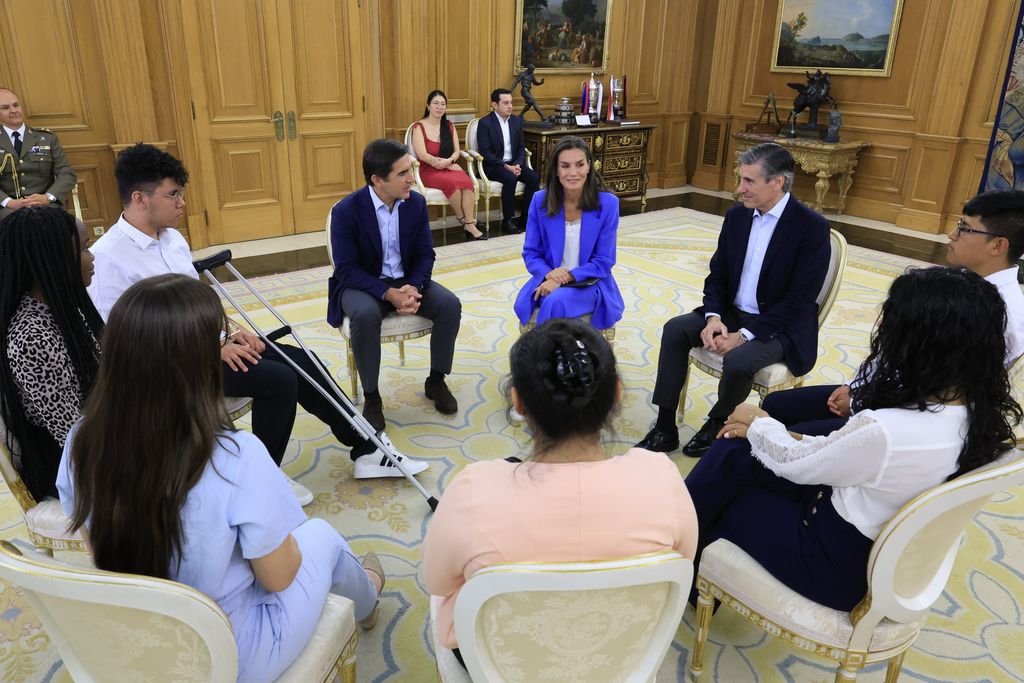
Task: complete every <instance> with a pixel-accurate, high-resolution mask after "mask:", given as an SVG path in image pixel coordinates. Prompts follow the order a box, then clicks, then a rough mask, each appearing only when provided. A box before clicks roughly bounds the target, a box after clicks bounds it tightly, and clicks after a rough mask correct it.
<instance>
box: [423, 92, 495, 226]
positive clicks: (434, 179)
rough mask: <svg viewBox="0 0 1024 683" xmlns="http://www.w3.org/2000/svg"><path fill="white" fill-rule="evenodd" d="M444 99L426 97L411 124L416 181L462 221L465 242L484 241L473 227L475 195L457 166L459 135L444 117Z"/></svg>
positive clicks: (441, 96)
mask: <svg viewBox="0 0 1024 683" xmlns="http://www.w3.org/2000/svg"><path fill="white" fill-rule="evenodd" d="M447 109H448V98H447V97H445V94H444V93H443V92H442V91H440V90H434V91H432V92H431V93H430V95H428V96H427V106H426V108H425V109H424V110H423V118H422V119H420V120H419V121H417V122H416V123H414V124H413V125H412V147H413V150H415V152H416V158H417V159H419V161H420V163H421V166H420V178H422V179H423V184H424V185H426V186H427V187H433V188H435V189H438V190H441V191H442V192H444V196H445V197H447V198H448V203H449V204H451V206H452V211H454V212H455V217H456V218H458V219H459V221H461V222H462V229H463V230H465V231H466V239H475V240H485V239H487V237H486V236H485V235H484V234H483V233H482V232H480V230H479V229H478V228H477V227H476V193H475V192H474V191H473V180H472V179H471V178H470V177H469V175H467V174H466V172H465V171H463V170H462V168H461V167H460V166H459V164H458V159H459V136H458V135H456V134H455V126H453V125H452V124H451V123H450V122H449V121H448V117H447V116H446V115H445V111H446V110H447Z"/></svg>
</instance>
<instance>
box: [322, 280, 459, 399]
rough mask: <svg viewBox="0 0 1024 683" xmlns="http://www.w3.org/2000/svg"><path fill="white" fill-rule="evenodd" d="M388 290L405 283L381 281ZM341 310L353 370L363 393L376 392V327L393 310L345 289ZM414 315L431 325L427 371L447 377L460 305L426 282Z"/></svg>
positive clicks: (432, 284) (377, 328)
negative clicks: (346, 324) (345, 320)
mask: <svg viewBox="0 0 1024 683" xmlns="http://www.w3.org/2000/svg"><path fill="white" fill-rule="evenodd" d="M382 279H383V280H384V282H386V283H388V285H389V286H391V287H396V288H397V287H401V286H402V285H404V284H406V282H405V280H389V279H387V278H382ZM341 308H342V310H343V311H344V313H345V317H347V318H348V319H349V328H350V330H351V332H352V340H351V343H352V353H353V354H354V355H355V357H356V369H358V370H359V379H360V381H361V382H362V383H363V391H364V392H366V393H373V392H374V391H377V378H378V376H379V375H380V324H381V321H382V320H383V319H384V316H385V315H387V314H388V313H391V312H393V311H394V310H395V307H394V306H392V305H391V304H390V303H388V302H387V301H385V300H384V299H377V298H375V297H373V296H372V295H370V294H367V293H366V292H364V291H362V290H358V289H351V288H350V289H346V290H344V291H342V293H341ZM416 315H419V316H423V317H424V318H426V319H427V320H432V321H433V322H434V329H433V331H432V332H431V333H430V369H431V370H436V371H438V372H440V373H443V374H445V375H448V374H451V371H452V357H453V356H454V355H455V338H456V337H457V336H458V334H459V324H460V323H461V321H462V302H461V301H459V297H457V296H455V295H454V294H452V293H451V292H450V291H448V290H447V289H445V288H444V287H443V286H442V285H440V284H438V283H437V282H434V281H433V280H431V281H430V285H429V286H427V288H426V289H424V290H423V298H422V299H420V308H419V310H418V311H416Z"/></svg>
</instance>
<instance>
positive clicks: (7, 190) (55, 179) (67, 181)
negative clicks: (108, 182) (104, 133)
mask: <svg viewBox="0 0 1024 683" xmlns="http://www.w3.org/2000/svg"><path fill="white" fill-rule="evenodd" d="M0 124H2V127H0V133H2V134H0V159H2V158H4V157H5V156H7V155H10V156H9V157H8V165H7V166H6V168H4V170H3V172H0V218H3V217H4V216H6V215H8V214H10V213H12V212H14V211H17V210H18V209H21V208H23V207H26V206H46V205H48V204H53V205H57V206H60V205H62V204H63V203H64V200H65V198H66V197H67V194H68V193H69V192H71V190H72V188H74V186H75V183H76V182H78V179H77V178H76V177H75V172H74V171H73V170H71V164H70V163H68V160H67V157H65V156H64V149H63V148H62V147H61V146H60V141H59V140H58V139H57V134H56V133H54V132H52V131H49V130H47V129H45V128H32V127H30V126H26V125H25V110H24V109H23V108H22V106H21V102H20V101H19V100H18V96H17V95H15V94H14V93H13V92H11V91H10V90H7V89H6V88H0ZM0 165H3V164H2V163H0ZM15 170H17V174H18V185H17V187H16V186H15V183H14V171H15Z"/></svg>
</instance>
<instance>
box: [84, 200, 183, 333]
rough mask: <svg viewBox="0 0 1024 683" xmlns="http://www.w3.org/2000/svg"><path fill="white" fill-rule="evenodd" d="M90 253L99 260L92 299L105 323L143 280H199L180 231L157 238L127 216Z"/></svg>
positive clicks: (166, 231) (168, 230)
mask: <svg viewBox="0 0 1024 683" xmlns="http://www.w3.org/2000/svg"><path fill="white" fill-rule="evenodd" d="M89 251H91V252H92V254H93V256H95V257H96V261H95V266H96V272H95V273H94V274H93V276H92V284H90V285H89V288H88V291H89V296H90V297H91V298H92V302H93V304H95V306H96V310H98V311H99V313H100V315H101V316H102V317H103V319H104V320H106V319H107V317H108V316H109V315H110V309H111V308H113V307H114V303H115V302H117V300H118V298H119V297H120V296H121V294H122V293H123V292H124V290H126V289H128V288H129V287H131V286H132V285H133V284H135V283H136V282H138V281H139V280H144V279H145V278H147V277H153V276H154V275H167V274H168V273H178V274H179V275H188V276H189V277H194V278H196V279H199V273H197V272H196V269H195V268H193V267H192V251H191V250H190V249H189V247H188V242H186V241H185V238H184V237H182V236H181V233H180V232H178V231H177V230H175V229H174V228H163V229H161V230H160V231H159V232H158V233H157V239H153V238H152V237H150V236H149V235H147V234H145V233H144V232H142V231H141V230H139V229H138V228H136V227H135V226H133V225H132V224H131V223H129V222H128V221H126V220H125V218H124V214H121V217H120V218H119V219H118V221H117V223H114V225H113V226H111V228H110V229H109V230H107V232H106V233H104V235H103V237H100V238H99V239H98V240H96V243H95V244H93V245H92V247H90V248H89Z"/></svg>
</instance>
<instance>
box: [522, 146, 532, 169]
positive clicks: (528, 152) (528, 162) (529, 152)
mask: <svg viewBox="0 0 1024 683" xmlns="http://www.w3.org/2000/svg"><path fill="white" fill-rule="evenodd" d="M524 151H525V152H526V168H528V169H530V170H531V171H532V170H533V164H532V163H531V162H530V158H531V157H532V156H533V152H531V151H530V150H528V149H527V150H524Z"/></svg>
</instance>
